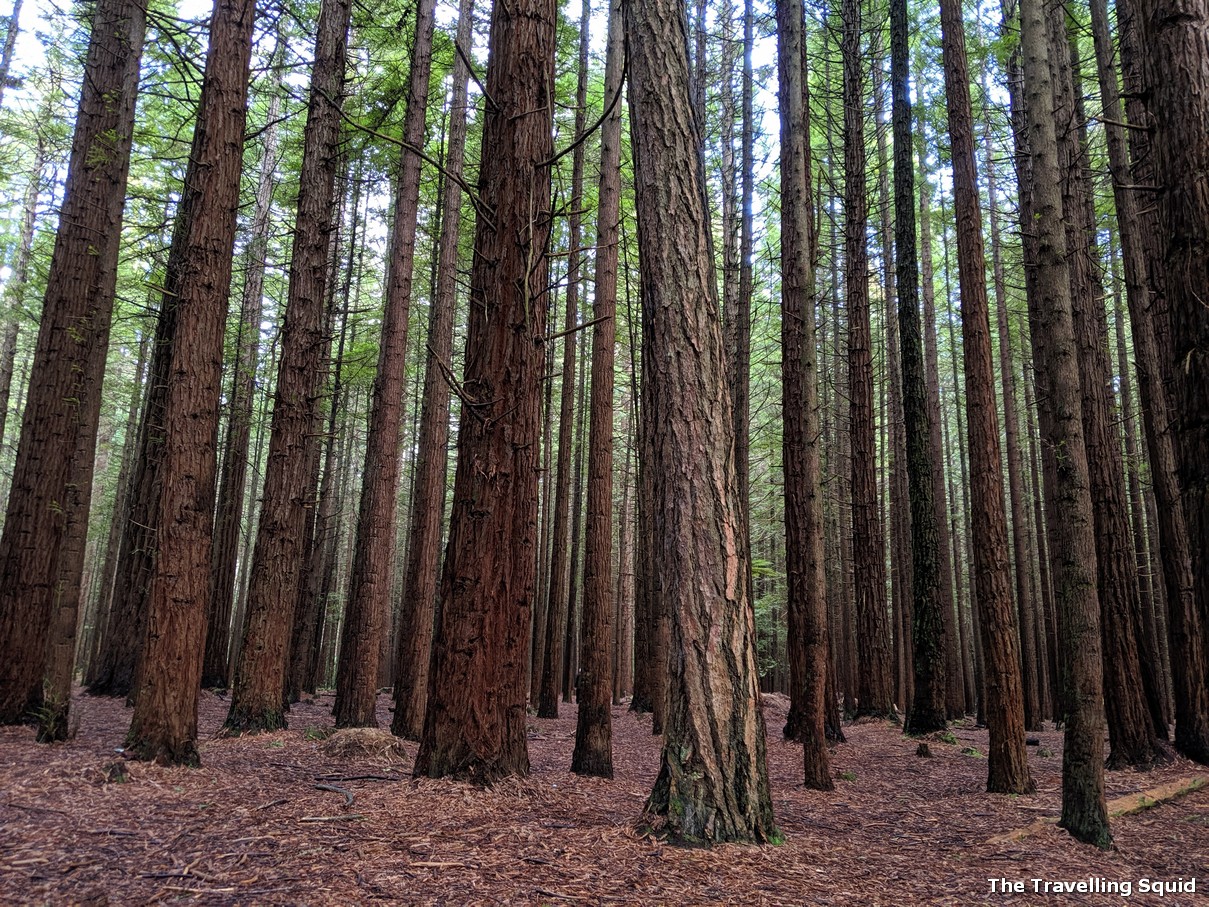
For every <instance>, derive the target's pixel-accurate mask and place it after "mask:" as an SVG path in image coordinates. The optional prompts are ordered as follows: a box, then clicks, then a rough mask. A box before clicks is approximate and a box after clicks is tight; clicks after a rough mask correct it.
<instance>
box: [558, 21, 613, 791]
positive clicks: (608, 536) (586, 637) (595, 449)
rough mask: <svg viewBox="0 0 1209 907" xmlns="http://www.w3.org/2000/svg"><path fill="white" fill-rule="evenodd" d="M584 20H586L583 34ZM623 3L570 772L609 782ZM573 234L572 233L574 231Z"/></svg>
mask: <svg viewBox="0 0 1209 907" xmlns="http://www.w3.org/2000/svg"><path fill="white" fill-rule="evenodd" d="M587 24H588V23H587V20H586V19H585V21H584V23H583V28H584V30H585V32H586V31H587ZM622 28H623V19H622V14H621V0H611V2H610V4H609V36H608V50H607V55H606V58H605V93H604V103H605V106H606V110H607V109H608V108H609V105H612V111H611V112H610V113H609V114H608V115H607V116H606V117H605V121H604V123H603V125H602V130H601V139H600V142H601V144H600V186H599V191H598V193H597V197H598V198H599V200H600V201H599V208H598V210H597V242H596V280H595V284H594V287H595V307H594V311H593V313H592V316H593V320H594V321H595V322H596V325H595V326H594V327H593V328H592V396H591V417H590V423H591V424H590V428H589V433H588V494H587V498H588V510H587V516H586V525H585V530H584V592H583V634H582V637H581V644H580V652H581V655H580V668H579V675H578V676H577V677H576V679H575V698H576V700H577V704H578V709H579V711H578V720H577V721H576V723H575V751H574V752H573V753H572V755H571V771H573V772H575V773H576V774H579V775H595V776H597V777H601V778H612V777H613V713H612V710H611V706H612V692H613V677H612V661H613V657H612V656H613V653H612V643H613V638H612V630H611V620H612V614H613V596H612V591H613V569H612V568H613V531H612V528H613V359H614V351H613V347H614V344H615V341H616V334H617V324H616V312H617V259H618V254H617V253H618V249H617V241H618V237H619V230H618V221H619V218H620V210H621V197H620V196H621V104H620V98H619V94H620V92H621V76H622V61H623V56H624V52H625V37H624V35H623V33H622ZM572 235H574V231H572Z"/></svg>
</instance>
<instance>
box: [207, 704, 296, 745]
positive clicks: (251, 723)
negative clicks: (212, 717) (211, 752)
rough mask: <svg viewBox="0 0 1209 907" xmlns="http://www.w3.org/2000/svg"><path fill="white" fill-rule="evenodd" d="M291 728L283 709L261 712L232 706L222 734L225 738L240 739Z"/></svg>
mask: <svg viewBox="0 0 1209 907" xmlns="http://www.w3.org/2000/svg"><path fill="white" fill-rule="evenodd" d="M288 726H289V722H288V721H287V720H286V716H285V711H284V710H282V709H274V710H260V709H244V708H238V707H236V706H234V705H232V706H231V711H230V712H229V713H228V714H227V720H226V722H224V723H223V726H222V731H220V734H221V735H222V736H223V737H239V736H242V735H243V734H271V733H272V732H273V731H284V730H285V729H286V728H287V727H288Z"/></svg>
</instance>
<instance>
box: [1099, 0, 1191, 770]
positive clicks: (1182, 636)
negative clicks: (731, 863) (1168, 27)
mask: <svg viewBox="0 0 1209 907" xmlns="http://www.w3.org/2000/svg"><path fill="white" fill-rule="evenodd" d="M1091 21H1092V35H1093V37H1094V38H1095V44H1096V62H1097V67H1098V71H1099V76H1100V96H1101V100H1102V103H1103V107H1104V119H1105V139H1106V144H1107V146H1108V159H1109V166H1110V169H1111V172H1112V180H1113V198H1114V200H1115V202H1116V209H1117V223H1118V226H1119V228H1120V236H1121V258H1122V270H1123V272H1124V278H1125V298H1126V301H1127V303H1128V305H1129V322H1130V327H1131V329H1132V334H1133V346H1134V361H1135V363H1136V367H1137V372H1138V391H1139V394H1140V396H1141V403H1142V415H1143V426H1144V429H1145V432H1146V445H1147V450H1148V453H1149V461H1150V474H1151V477H1152V482H1153V487H1154V494H1155V498H1156V499H1157V503H1158V507H1157V510H1158V517H1159V518H1158V529H1159V538H1160V543H1161V544H1160V545H1159V554H1160V558H1161V562H1162V569H1163V583H1164V589H1165V592H1166V599H1167V623H1168V639H1169V644H1170V650H1171V680H1172V689H1173V692H1174V698H1175V740H1174V743H1175V747H1176V749H1177V750H1179V751H1180V752H1181V753H1183V754H1184V755H1185V756H1188V757H1189V758H1190V759H1195V760H1197V761H1198V762H1201V763H1209V667H1206V659H1207V658H1209V653H1206V651H1205V648H1204V644H1203V633H1204V632H1205V631H1204V623H1203V618H1204V613H1205V612H1204V611H1203V610H1202V608H1201V607H1200V606H1198V598H1197V594H1196V592H1195V591H1194V579H1193V572H1192V559H1191V553H1190V549H1189V537H1188V525H1187V522H1186V518H1185V511H1184V508H1183V507H1182V506H1181V499H1180V488H1179V478H1178V476H1177V465H1176V453H1175V447H1174V444H1173V441H1172V433H1171V427H1172V424H1171V416H1172V413H1171V406H1170V400H1169V398H1168V395H1167V392H1166V388H1165V386H1164V383H1163V372H1162V367H1161V365H1160V359H1161V354H1160V351H1159V344H1158V339H1157V338H1156V336H1155V328H1154V324H1153V318H1154V315H1153V308H1152V301H1153V300H1152V296H1151V291H1150V286H1149V284H1148V281H1147V270H1148V262H1147V250H1146V245H1145V239H1144V233H1145V226H1144V224H1143V223H1142V218H1141V214H1140V212H1139V200H1138V198H1137V194H1136V192H1134V191H1133V188H1132V185H1131V184H1132V182H1133V179H1132V177H1131V175H1130V171H1129V154H1128V151H1127V149H1126V139H1125V136H1124V134H1123V133H1124V131H1125V130H1124V128H1123V127H1120V126H1116V125H1114V124H1115V123H1121V122H1122V121H1123V114H1122V108H1121V97H1120V90H1119V88H1118V85H1117V74H1116V70H1115V68H1114V67H1113V47H1112V37H1111V34H1110V29H1109V21H1108V6H1107V3H1106V0H1092V2H1091ZM1122 393H1123V394H1124V393H1125V389H1124V387H1123V388H1122ZM1138 528H1140V527H1136V526H1135V532H1136V531H1137V530H1138Z"/></svg>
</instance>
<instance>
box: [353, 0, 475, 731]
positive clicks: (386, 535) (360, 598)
mask: <svg viewBox="0 0 1209 907" xmlns="http://www.w3.org/2000/svg"><path fill="white" fill-rule="evenodd" d="M434 9H435V0H421V2H420V3H419V5H418V6H417V7H416V32H415V42H414V44H413V45H412V51H411V73H410V75H409V77H408V81H409V86H408V95H407V114H406V117H405V119H404V123H403V141H404V143H405V145H404V147H403V151H402V154H401V160H400V164H399V180H398V190H397V193H396V195H395V209H394V210H395V220H394V225H393V228H392V233H391V253H390V254H391V261H390V278H389V282H388V285H387V295H386V309H385V313H384V316H383V321H382V336H381V340H380V342H379V347H378V371H377V374H376V375H375V377H374V396H373V405H372V408H371V410H370V418H369V437H368V439H367V440H366V444H365V473H364V475H363V476H362V479H361V483H362V484H361V506H360V509H359V511H358V517H357V542H356V548H355V554H354V557H353V565H352V574H351V579H350V582H349V590H348V599H347V602H346V605H345V612H344V627H343V632H342V633H341V636H340V661H339V665H338V670H337V673H336V704H335V715H336V726H337V727H377V726H378V719H377V717H376V716H375V714H374V711H375V706H376V703H377V691H378V688H377V680H378V666H379V662H380V659H379V657H378V654H377V653H378V651H379V647H380V645H381V637H382V634H383V633H384V632H387V630H386V628H387V627H388V614H389V610H390V590H391V575H392V562H393V558H394V554H395V533H396V523H395V508H396V505H397V498H398V493H399V441H400V435H401V432H402V423H403V400H404V391H405V383H406V380H407V321H408V313H409V312H410V309H411V285H412V277H413V272H414V269H415V245H416V223H417V218H418V213H419V212H418V208H419V206H418V201H419V197H420V156H419V149H420V148H421V147H422V146H423V144H424V120H425V112H426V109H427V107H428V91H429V78H430V74H431V72H432V34H433V24H434ZM485 147H490V146H485Z"/></svg>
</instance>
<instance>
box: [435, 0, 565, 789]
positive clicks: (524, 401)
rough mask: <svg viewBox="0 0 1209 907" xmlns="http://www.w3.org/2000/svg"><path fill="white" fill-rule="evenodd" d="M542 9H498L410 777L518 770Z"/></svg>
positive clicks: (544, 83) (544, 4) (539, 0)
mask: <svg viewBox="0 0 1209 907" xmlns="http://www.w3.org/2000/svg"><path fill="white" fill-rule="evenodd" d="M555 25H556V10H555V4H554V2H553V0H519V2H517V3H515V4H513V5H512V7H511V8H509V7H508V6H507V5H505V4H497V5H496V6H495V8H494V11H493V13H492V21H491V55H490V62H489V63H488V67H487V92H486V94H487V97H488V98H489V100H488V101H487V108H486V115H485V117H484V125H483V147H484V148H490V149H492V153H491V154H490V155H488V156H484V158H483V162H482V166H481V172H480V177H479V206H478V207H479V217H478V222H477V224H476V226H475V256H474V266H473V268H472V271H471V281H470V326H469V334H468V336H467V339H466V369H465V380H464V381H463V384H462V394H463V395H464V396H463V409H462V415H461V424H460V428H459V432H458V464H457V471H456V477H455V480H454V494H453V510H452V514H451V517H450V527H449V545H448V548H447V549H446V554H445V566H444V574H443V576H442V579H441V608H440V617H439V620H438V628H437V641H436V646H435V648H434V652H433V659H432V664H431V667H430V670H429V675H428V677H429V696H428V709H427V712H426V713H425V718H424V734H423V738H422V740H421V742H420V751H419V754H418V755H417V756H416V769H415V771H416V774H417V775H428V776H430V777H441V776H446V775H453V776H458V777H465V778H469V779H472V780H474V781H477V782H479V783H484V784H489V783H491V782H492V781H494V780H496V779H499V778H503V777H507V776H511V775H525V774H528V771H529V753H528V749H527V745H526V742H525V700H526V695H525V687H526V676H527V670H526V668H527V664H528V662H527V659H526V652H527V649H528V641H529V629H530V628H529V609H530V604H531V602H532V600H533V586H534V579H535V576H534V574H535V566H536V565H535V561H534V552H533V546H534V545H535V544H536V541H537V525H536V523H537V469H538V466H539V453H540V448H539V444H538V442H539V439H540V423H539V411H540V401H541V385H542V365H543V360H544V358H545V357H544V354H543V344H544V343H545V333H546V317H545V316H546V299H545V298H544V295H545V292H546V286H547V258H546V243H547V241H548V239H549V233H550V224H549V220H548V215H547V214H546V213H545V212H547V211H548V210H549V205H550V174H549V167H550V163H549V161H550V158H551V156H552V150H553V149H552V141H551V131H552V129H551V127H552V117H553V105H554V97H553V96H552V94H551V92H552V91H553V87H554V51H555Z"/></svg>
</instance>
